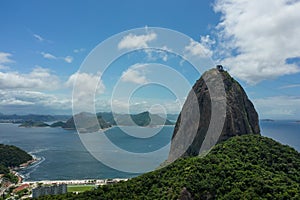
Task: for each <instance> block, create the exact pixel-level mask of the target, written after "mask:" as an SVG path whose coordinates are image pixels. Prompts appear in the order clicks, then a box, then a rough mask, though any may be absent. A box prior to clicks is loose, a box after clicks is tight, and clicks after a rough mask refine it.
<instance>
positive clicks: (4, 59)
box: [0, 52, 14, 69]
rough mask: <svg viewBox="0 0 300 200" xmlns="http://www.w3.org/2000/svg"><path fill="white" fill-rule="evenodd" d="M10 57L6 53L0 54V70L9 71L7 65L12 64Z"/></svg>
mask: <svg viewBox="0 0 300 200" xmlns="http://www.w3.org/2000/svg"><path fill="white" fill-rule="evenodd" d="M11 56H12V55H11V54H10V53H6V52H0V69H9V67H8V66H7V64H9V63H12V62H14V61H13V60H12V59H10V57H11Z"/></svg>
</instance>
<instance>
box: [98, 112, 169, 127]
mask: <svg viewBox="0 0 300 200" xmlns="http://www.w3.org/2000/svg"><path fill="white" fill-rule="evenodd" d="M97 115H98V116H102V118H103V119H104V120H105V121H107V122H108V123H110V124H112V125H117V124H118V125H121V126H136V125H138V126H149V125H150V126H157V125H174V123H173V122H171V121H170V120H168V119H164V118H162V117H161V116H159V115H158V114H151V113H150V112H148V111H146V112H142V113H139V114H117V113H111V112H103V113H102V112H100V113H97Z"/></svg>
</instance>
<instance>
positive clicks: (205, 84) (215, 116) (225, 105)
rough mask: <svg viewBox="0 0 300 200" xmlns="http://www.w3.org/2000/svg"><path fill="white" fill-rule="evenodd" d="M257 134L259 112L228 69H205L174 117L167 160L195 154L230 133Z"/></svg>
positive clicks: (230, 134)
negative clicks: (175, 118) (177, 115)
mask: <svg viewBox="0 0 300 200" xmlns="http://www.w3.org/2000/svg"><path fill="white" fill-rule="evenodd" d="M244 134H260V128H259V121H258V114H257V112H256V110H255V108H254V106H253V104H252V103H251V101H250V100H249V99H248V97H247V95H246V93H245V91H244V89H243V88H242V87H241V85H240V84H239V83H238V82H237V81H236V80H234V79H233V78H232V77H231V76H230V75H229V74H228V72H226V71H224V70H222V69H221V70H220V69H211V70H209V71H207V72H205V73H204V74H203V75H202V76H201V78H200V79H199V80H198V81H197V82H196V83H195V85H194V86H193V89H192V90H191V91H190V93H189V95H188V97H187V100H186V102H185V104H184V106H183V109H182V111H181V113H180V115H179V117H178V119H177V122H176V125H175V129H174V133H173V136H172V142H171V149H170V153H169V157H168V161H169V162H172V161H174V160H176V159H177V158H179V157H184V156H196V155H199V153H202V152H204V151H207V150H209V149H210V148H211V147H212V146H213V145H215V144H216V143H218V142H220V141H224V140H226V139H228V138H230V137H233V136H236V135H244Z"/></svg>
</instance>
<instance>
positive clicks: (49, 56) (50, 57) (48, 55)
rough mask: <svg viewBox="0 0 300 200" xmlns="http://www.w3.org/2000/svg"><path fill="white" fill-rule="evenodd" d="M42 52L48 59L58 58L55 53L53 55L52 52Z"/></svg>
mask: <svg viewBox="0 0 300 200" xmlns="http://www.w3.org/2000/svg"><path fill="white" fill-rule="evenodd" d="M41 54H42V56H43V57H44V58H47V59H52V60H56V59H57V57H56V56H54V55H52V54H50V53H45V52H41Z"/></svg>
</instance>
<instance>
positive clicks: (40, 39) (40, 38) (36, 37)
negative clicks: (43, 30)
mask: <svg viewBox="0 0 300 200" xmlns="http://www.w3.org/2000/svg"><path fill="white" fill-rule="evenodd" d="M33 37H34V38H35V39H37V40H38V41H40V42H43V41H44V40H45V39H44V38H42V36H40V35H38V34H33Z"/></svg>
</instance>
